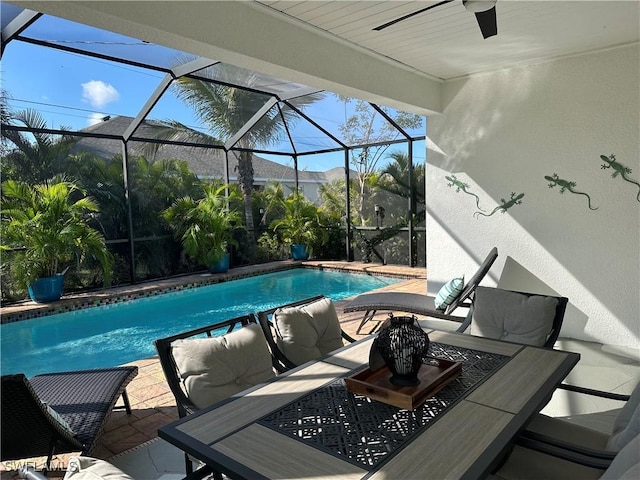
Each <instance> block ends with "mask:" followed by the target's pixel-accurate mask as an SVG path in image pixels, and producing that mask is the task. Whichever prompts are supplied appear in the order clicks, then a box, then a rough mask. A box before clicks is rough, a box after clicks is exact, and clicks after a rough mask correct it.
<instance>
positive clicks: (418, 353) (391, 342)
mask: <svg viewBox="0 0 640 480" xmlns="http://www.w3.org/2000/svg"><path fill="white" fill-rule="evenodd" d="M389 320H390V321H389V322H387V326H386V327H384V328H383V329H382V330H380V333H378V337H377V338H376V342H375V343H376V348H377V349H378V351H379V352H380V355H381V356H382V359H383V360H384V363H385V364H386V365H387V367H388V368H389V370H391V373H392V374H393V375H392V376H391V383H393V384H394V385H397V386H400V387H410V386H414V385H418V384H419V383H420V380H419V379H418V372H419V371H420V367H421V366H422V359H423V358H424V357H425V355H426V354H427V351H428V350H429V335H427V333H426V332H425V331H424V330H422V329H421V328H420V326H419V325H418V323H417V320H416V317H414V316H410V317H394V316H393V315H392V314H389Z"/></svg>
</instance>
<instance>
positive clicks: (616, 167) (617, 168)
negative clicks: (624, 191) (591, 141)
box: [600, 153, 640, 202]
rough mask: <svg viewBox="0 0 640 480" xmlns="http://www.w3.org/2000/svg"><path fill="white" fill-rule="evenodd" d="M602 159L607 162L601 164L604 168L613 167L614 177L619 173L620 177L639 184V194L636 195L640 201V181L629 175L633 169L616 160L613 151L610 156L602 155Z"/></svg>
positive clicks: (612, 175)
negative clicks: (632, 178)
mask: <svg viewBox="0 0 640 480" xmlns="http://www.w3.org/2000/svg"><path fill="white" fill-rule="evenodd" d="M600 159H601V160H602V161H603V162H605V163H603V164H602V165H601V166H600V168H601V169H602V170H605V169H609V168H611V169H613V173H612V174H611V177H612V178H616V177H617V176H618V175H620V178H622V179H623V180H624V181H626V182H629V183H633V184H634V185H637V186H638V195H637V196H636V200H638V201H639V202H640V183H638V182H636V181H635V180H631V179H630V178H629V177H627V174H629V173H631V169H630V168H629V167H626V166H624V165H623V164H621V163H620V162H618V161H617V160H616V156H615V155H614V154H613V153H612V154H611V155H609V156H608V157H606V156H604V155H600Z"/></svg>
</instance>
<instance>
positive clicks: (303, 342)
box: [257, 295, 355, 373]
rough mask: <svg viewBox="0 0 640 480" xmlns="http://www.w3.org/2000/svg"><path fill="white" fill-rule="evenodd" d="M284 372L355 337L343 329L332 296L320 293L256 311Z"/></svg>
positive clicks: (279, 366) (278, 367)
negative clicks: (328, 296)
mask: <svg viewBox="0 0 640 480" xmlns="http://www.w3.org/2000/svg"><path fill="white" fill-rule="evenodd" d="M257 317H258V322H259V323H260V326H261V327H262V331H263V332H264V335H265V337H266V338H267V343H268V344H269V348H270V349H271V354H272V355H273V357H274V358H275V359H276V361H277V365H276V368H277V370H278V371H279V372H280V373H282V372H286V371H287V370H290V369H292V368H295V367H297V366H298V365H302V364H303V363H306V362H308V361H310V360H316V359H318V358H320V357H321V356H323V355H326V354H327V353H329V352H331V351H333V350H336V349H338V348H341V347H342V346H344V342H343V340H346V341H347V342H349V343H352V342H354V341H355V340H354V339H353V338H352V337H351V336H349V335H348V334H347V333H346V332H345V331H344V330H342V328H340V321H339V320H338V314H337V313H336V309H335V306H334V305H333V302H332V301H331V299H330V298H327V297H325V296H324V295H318V296H315V297H312V298H307V299H304V300H299V301H297V302H292V303H288V304H286V305H280V306H278V307H274V308H270V309H268V310H263V311H261V312H258V313H257Z"/></svg>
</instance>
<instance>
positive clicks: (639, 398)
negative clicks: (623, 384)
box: [607, 383, 640, 452]
mask: <svg viewBox="0 0 640 480" xmlns="http://www.w3.org/2000/svg"><path fill="white" fill-rule="evenodd" d="M637 435H640V383H638V385H636V387H635V388H634V389H633V392H631V395H630V396H629V400H628V401H627V402H626V403H625V405H624V407H622V409H621V410H620V413H618V416H617V417H616V420H615V422H614V423H613V430H612V432H611V437H610V438H609V441H608V442H607V449H608V450H611V451H614V452H617V451H620V450H622V448H623V447H624V446H625V445H626V444H627V443H628V442H629V441H630V440H631V439H632V438H634V437H635V436H637Z"/></svg>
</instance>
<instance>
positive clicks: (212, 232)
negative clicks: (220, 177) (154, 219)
mask: <svg viewBox="0 0 640 480" xmlns="http://www.w3.org/2000/svg"><path fill="white" fill-rule="evenodd" d="M202 189H203V192H204V197H203V198H201V199H199V200H195V199H193V198H191V197H189V196H185V197H182V198H179V199H177V200H176V201H175V202H174V203H173V204H172V205H171V206H170V207H169V208H167V209H166V210H165V211H164V212H163V213H162V217H163V218H164V220H165V221H166V222H167V225H168V226H169V228H170V229H171V230H172V231H173V232H174V235H175V237H176V239H179V240H180V241H181V242H182V247H183V249H184V251H185V253H186V254H187V256H188V257H189V258H191V259H192V260H193V261H195V262H197V263H198V264H199V265H203V266H206V267H207V268H209V267H211V266H212V265H214V264H215V263H217V262H218V261H220V260H221V259H222V257H223V256H224V254H225V253H228V252H227V248H228V246H229V245H236V246H237V242H236V241H235V240H234V238H233V230H234V228H238V226H239V225H240V224H241V222H242V215H241V214H240V213H239V211H238V210H237V209H234V208H230V201H231V200H232V199H233V197H235V196H237V190H235V189H233V188H231V187H230V186H229V185H219V184H217V183H212V184H207V185H203V186H202ZM227 191H229V192H230V194H229V196H227V195H226V192H227Z"/></svg>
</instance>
